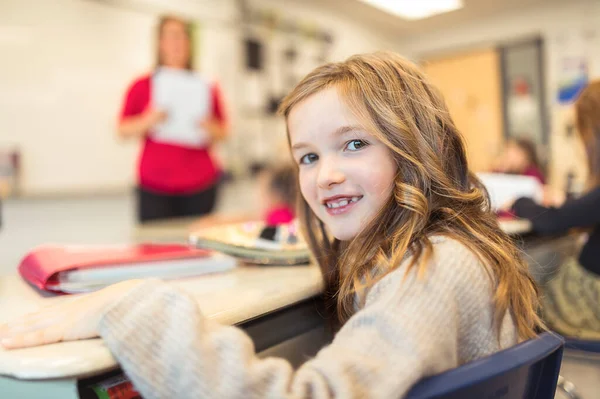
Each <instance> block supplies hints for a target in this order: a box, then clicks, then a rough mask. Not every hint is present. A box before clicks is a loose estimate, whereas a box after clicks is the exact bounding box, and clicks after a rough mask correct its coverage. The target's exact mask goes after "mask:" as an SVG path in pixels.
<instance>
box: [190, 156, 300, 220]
mask: <svg viewBox="0 0 600 399" xmlns="http://www.w3.org/2000/svg"><path fill="white" fill-rule="evenodd" d="M296 174H297V173H296V170H295V168H294V166H293V165H292V164H290V163H281V164H276V165H268V166H266V167H265V168H264V169H262V170H261V171H260V172H259V173H258V181H257V187H256V188H257V192H256V193H257V196H256V198H254V197H252V196H243V197H240V198H239V201H246V202H250V203H252V204H258V206H256V209H254V210H253V211H251V212H247V213H241V214H232V213H227V214H212V215H208V216H203V217H201V218H200V219H198V220H197V221H196V222H194V224H193V225H192V226H191V227H190V231H197V230H201V229H203V228H210V227H212V226H216V225H222V224H233V223H244V222H256V221H262V222H264V223H265V225H266V226H278V225H281V224H288V223H290V222H292V221H293V220H294V218H295V217H296V210H295V208H296V195H297V194H296V192H297V185H298V179H297V178H296Z"/></svg>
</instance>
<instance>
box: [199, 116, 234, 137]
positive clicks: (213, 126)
mask: <svg viewBox="0 0 600 399" xmlns="http://www.w3.org/2000/svg"><path fill="white" fill-rule="evenodd" d="M198 126H199V127H200V128H201V129H204V130H205V131H206V132H207V133H208V134H209V136H210V140H211V141H213V142H214V141H220V140H222V139H224V138H225V137H226V136H227V128H226V127H225V125H224V124H223V122H221V121H219V120H217V119H214V118H206V119H203V120H201V121H200V123H199V124H198Z"/></svg>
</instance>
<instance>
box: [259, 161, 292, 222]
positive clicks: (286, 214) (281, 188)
mask: <svg viewBox="0 0 600 399" xmlns="http://www.w3.org/2000/svg"><path fill="white" fill-rule="evenodd" d="M296 186H297V178H296V170H295V169H294V167H293V165H291V164H287V163H285V164H280V165H276V166H270V167H267V168H266V169H264V170H263V171H261V172H260V174H259V187H260V194H259V195H260V204H261V208H262V211H261V213H262V214H263V215H264V216H263V220H264V221H265V223H266V224H267V225H268V226H277V225H279V224H286V223H290V222H291V221H292V220H293V219H294V217H295V213H296V212H295V207H296V191H297V190H296Z"/></svg>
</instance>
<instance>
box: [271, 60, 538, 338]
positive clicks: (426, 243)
mask: <svg viewBox="0 0 600 399" xmlns="http://www.w3.org/2000/svg"><path fill="white" fill-rule="evenodd" d="M280 111H281V113H282V114H283V115H284V116H285V117H286V124H287V130H288V138H289V142H290V146H291V150H292V156H293V159H294V160H295V162H296V164H297V165H298V168H299V175H298V176H299V177H298V179H299V186H300V191H301V194H302V198H301V199H300V202H299V209H298V211H299V220H300V224H301V228H302V230H303V232H304V235H305V238H306V241H307V242H308V244H309V245H310V247H311V250H312V251H313V253H314V255H315V258H316V259H317V261H318V262H319V265H320V266H321V268H322V269H323V275H324V278H325V283H326V294H327V295H328V296H329V298H330V299H331V300H332V301H333V305H334V306H335V309H336V313H337V316H338V321H339V322H340V323H343V322H344V321H345V320H347V318H348V317H349V316H350V315H351V314H352V312H353V307H354V303H355V302H354V299H355V298H354V295H355V294H359V295H360V296H361V298H362V299H363V300H364V296H363V295H362V294H363V293H364V292H365V288H368V287H370V286H372V285H373V284H374V283H375V282H377V281H379V280H380V279H381V278H382V277H383V276H385V275H386V274H387V273H389V272H391V271H393V270H394V269H395V268H397V267H398V266H399V265H400V263H401V261H402V259H403V258H404V256H405V255H406V254H407V253H411V254H413V255H414V256H413V258H412V263H411V264H410V266H409V270H410V269H411V268H413V267H417V268H419V271H420V272H423V271H424V270H425V268H426V266H427V263H428V260H429V259H430V257H431V252H432V250H433V245H432V242H431V241H430V238H431V237H432V236H447V237H450V238H453V239H455V240H457V241H459V242H461V243H462V244H463V245H465V246H466V247H468V248H470V249H471V250H472V251H473V252H474V253H476V254H477V255H478V256H479V257H480V258H481V259H482V261H483V262H484V263H485V264H486V265H488V266H489V268H490V271H491V274H492V276H493V278H494V279H495V280H496V281H497V283H498V285H499V287H501V288H502V290H499V293H498V295H497V296H496V309H497V313H496V322H498V323H499V322H500V320H502V318H503V317H504V315H505V314H506V312H507V311H512V312H513V313H514V314H515V322H516V325H517V328H518V330H519V333H520V335H521V336H522V337H531V336H533V335H535V333H534V328H535V326H536V325H537V323H538V322H539V319H538V317H537V315H536V312H535V304H536V303H537V291H536V288H535V285H534V283H533V282H532V280H531V278H530V277H529V275H528V272H527V265H526V264H525V262H524V261H523V260H522V259H521V258H520V255H519V252H518V250H517V249H516V248H515V247H514V245H513V243H512V241H511V240H510V239H509V238H508V237H507V236H506V235H505V234H503V233H502V232H501V231H500V229H499V227H498V223H497V221H496V220H495V216H494V215H493V214H492V212H491V211H490V209H489V204H488V201H487V198H486V196H485V191H484V190H482V189H481V185H480V183H479V181H478V180H477V179H476V177H475V176H474V175H473V174H472V173H471V172H470V171H469V168H468V164H467V158H466V152H465V146H464V143H463V140H462V137H461V135H460V133H459V132H458V130H457V129H456V126H455V125H454V122H453V120H452V118H451V117H450V114H449V112H448V109H447V107H446V105H445V102H444V100H443V98H442V96H441V95H440V94H439V93H438V91H437V89H436V88H435V87H433V86H432V85H430V84H429V82H428V81H427V79H426V78H425V76H424V75H423V74H422V73H421V72H420V70H419V69H418V68H417V67H416V66H414V65H413V64H412V63H410V62H409V61H407V60H405V59H403V58H402V57H400V56H398V55H396V54H393V53H375V54H364V55H357V56H353V57H351V58H349V59H348V60H346V61H344V62H339V63H330V64H326V65H323V66H321V67H319V68H317V69H315V70H314V71H313V72H311V73H310V74H309V75H308V76H306V77H305V78H304V79H303V80H302V81H301V82H300V83H299V84H298V86H297V87H296V88H295V89H294V90H292V92H291V93H290V94H289V95H288V96H287V97H286V98H285V99H284V100H283V102H282V104H281V108H280ZM332 236H333V237H332ZM498 328H499V327H498Z"/></svg>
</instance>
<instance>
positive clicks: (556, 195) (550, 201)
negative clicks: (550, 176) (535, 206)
mask: <svg viewBox="0 0 600 399" xmlns="http://www.w3.org/2000/svg"><path fill="white" fill-rule="evenodd" d="M566 199H567V196H566V194H565V192H564V191H562V190H557V189H555V188H552V187H550V186H544V196H543V199H542V205H544V206H546V207H556V208H558V207H560V206H562V204H564V203H565V201H566Z"/></svg>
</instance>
